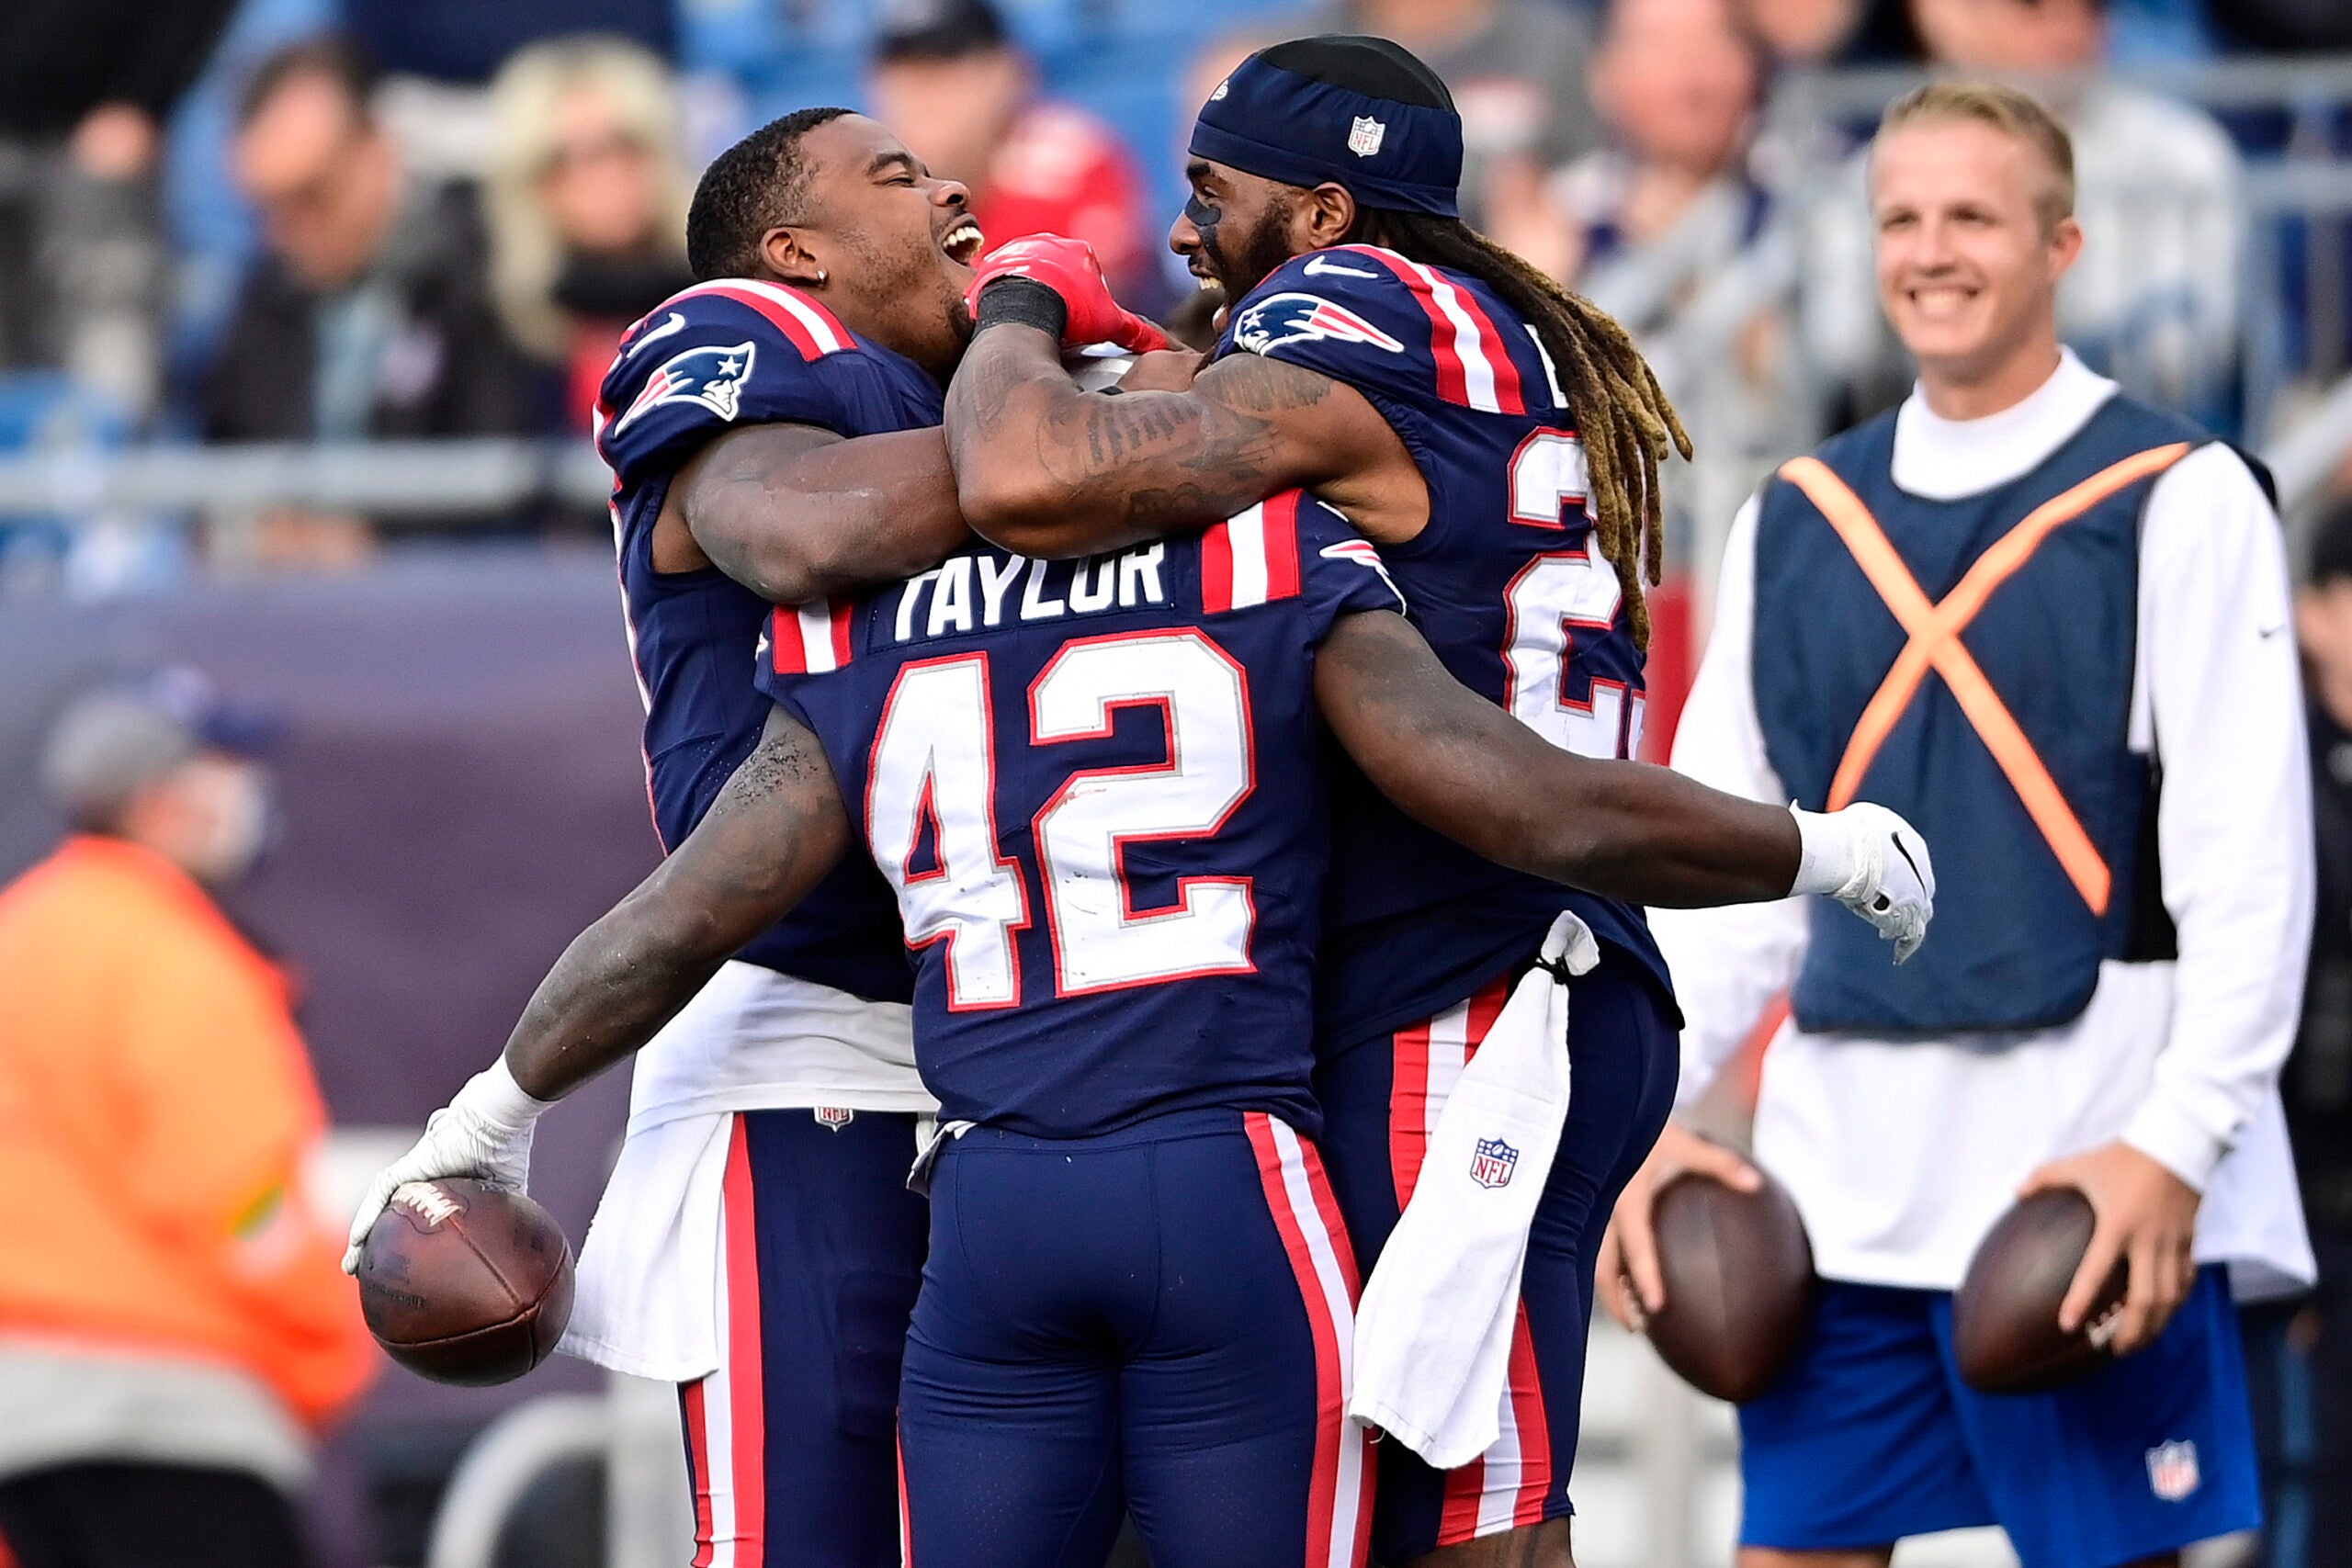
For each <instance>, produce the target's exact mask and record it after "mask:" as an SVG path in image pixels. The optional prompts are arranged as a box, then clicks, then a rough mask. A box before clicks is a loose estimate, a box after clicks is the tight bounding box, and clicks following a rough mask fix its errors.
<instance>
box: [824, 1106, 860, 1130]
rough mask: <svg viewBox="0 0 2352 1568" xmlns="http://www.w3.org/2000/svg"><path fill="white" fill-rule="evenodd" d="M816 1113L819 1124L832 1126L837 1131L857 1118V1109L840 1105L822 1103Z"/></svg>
mask: <svg viewBox="0 0 2352 1568" xmlns="http://www.w3.org/2000/svg"><path fill="white" fill-rule="evenodd" d="M816 1114H817V1125H818V1126H820V1127H830V1128H831V1129H832V1130H833V1131H834V1132H836V1133H838V1132H840V1131H841V1130H842V1128H844V1127H846V1126H848V1125H849V1124H850V1123H851V1122H854V1121H855V1120H856V1119H857V1112H856V1111H850V1110H846V1109H844V1108H843V1107H842V1106H838V1105H820V1106H819V1107H817V1113H816Z"/></svg>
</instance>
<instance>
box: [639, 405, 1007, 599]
mask: <svg viewBox="0 0 2352 1568" xmlns="http://www.w3.org/2000/svg"><path fill="white" fill-rule="evenodd" d="M969 537H970V533H969V531H968V530H967V528H966V527H965V526H964V516H963V513H961V512H959V511H957V510H956V476H955V473H954V472H953V471H952V470H951V469H950V468H948V466H947V442H946V439H945V437H944V435H943V434H941V433H940V432H939V431H937V430H935V429H934V430H906V431H894V432H891V433H889V434H883V435H861V436H858V437H855V438H854V439H848V440H844V439H843V438H842V437H841V436H839V435H836V434H833V433H832V432H831V431H830V430H821V429H819V428H818V427H816V426H814V425H807V424H755V425H747V426H745V427H744V428H743V429H741V430H732V431H729V432H728V433H727V434H725V435H722V436H720V437H719V438H718V440H716V441H714V442H712V443H711V444H710V445H709V446H707V447H706V448H704V449H703V451H702V452H700V453H699V454H697V455H696V456H695V459H694V461H693V462H691V463H689V464H687V465H686V467H685V468H684V469H683V470H681V471H680V473H679V475H678V479H677V481H676V482H675V483H674V484H673V485H672V487H671V491H670V494H669V496H668V498H667V499H666V500H665V501H664V502H663V503H662V517H661V520H660V522H659V523H658V524H657V525H656V526H655V534H654V551H655V565H656V566H658V567H660V568H661V569H662V570H666V571H678V570H692V569H694V568H695V567H697V566H701V565H705V564H707V565H711V566H716V567H717V568H718V570H721V571H723V572H725V573H726V574H727V575H728V576H729V577H731V578H733V579H734V580H735V581H738V582H740V583H741V584H742V585H743V586H744V587H746V588H749V589H750V590H752V592H754V593H757V594H759V595H760V596H761V597H763V598H765V599H769V600H773V601H774V602H775V603H776V604H799V603H801V602H802V601H804V600H808V599H817V598H821V597H823V596H824V595H826V594H828V593H842V592H849V591H851V590H853V589H859V588H871V587H875V586H877V585H879V584H882V583H886V582H896V581H899V580H900V579H901V578H906V577H911V576H913V575H914V574H915V573H917V572H919V571H925V570H929V569H931V568H932V567H934V566H937V565H938V564H939V563H940V562H941V561H943V560H944V559H946V558H948V557H949V556H950V555H953V554H954V553H955V552H956V550H957V549H959V548H961V547H963V545H964V543H965V541H966V540H967V539H968V538H969Z"/></svg>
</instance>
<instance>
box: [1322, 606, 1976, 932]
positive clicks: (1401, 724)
mask: <svg viewBox="0 0 2352 1568" xmlns="http://www.w3.org/2000/svg"><path fill="white" fill-rule="evenodd" d="M1315 688H1316V698H1317V705H1318V706H1319V707H1320V709H1321V711H1322V714H1323V718H1324V722H1326V723H1327V724H1329V726H1330V728H1331V730H1332V733H1333V734H1334V735H1335V736H1336V737H1338V739H1339V741H1340V744H1341V745H1342V746H1344V747H1345V748H1346V749H1347V751H1348V754H1349V755H1350V756H1351V757H1353V758H1354V759H1355V761H1356V765H1357V766H1359V767H1361V768H1362V769H1363V771H1364V774H1365V776H1366V777H1367V778H1369V779H1371V781H1372V782H1373V784H1375V785H1376V786H1378V787H1379V788H1380V790H1381V791H1382V792H1383V793H1384V794H1385V795H1387V796H1388V797H1389V798H1390V799H1391V800H1393V801H1395V802H1396V803H1397V805H1398V806H1399V807H1402V808H1403V809H1404V810H1405V811H1406V813H1407V814H1408V815H1409V816H1411V817H1413V818H1417V819H1418V820H1419V821H1421V822H1424V823H1426V824H1428V825H1429V826H1430V827H1431V828H1434V829H1437V830H1438V831H1439V832H1441V833H1443V834H1445V835H1446V836H1447V837H1448V838H1451V839H1453V840H1455V841H1457V842H1459V843H1461V844H1463V845H1464V847H1466V848H1469V849H1472V850H1475V851H1476V852H1478V853H1480V854H1482V855H1484V856H1486V857H1487V859H1488V860H1491V861H1495V862H1497V863H1500V864H1503V865H1509V866H1514V867H1516V868H1518V869H1519V870H1521V871H1526V872H1532V873H1533V874H1536V875H1538V876H1545V877H1549V878H1551V879H1552V880H1553V881H1555V882H1563V883H1567V884H1570V885H1572V886H1577V887H1582V888H1585V889H1587V890H1589V891H1590V892H1594V893H1600V894H1605V895H1608V896H1610V897H1618V898H1625V899H1630V900H1633V901H1634V902H1637V903H1643V904H1656V905H1666V906H1677V907H1684V908H1693V907H1700V906H1704V905H1711V904H1745V903H1756V902H1759V901H1761V900H1764V899H1770V898H1781V897H1787V896H1789V895H1790V894H1792V893H1826V894H1829V895H1831V896H1832V897H1836V898H1838V900H1839V901H1840V902H1841V903H1844V904H1845V905H1846V906H1847V907H1848V908H1852V909H1853V910H1854V911H1855V912H1856V913H1857V914H1860V915H1861V916H1862V917H1863V918H1864V919H1868V920H1870V921H1871V924H1873V925H1875V926H1877V927H1878V928H1879V930H1880V931H1881V933H1882V934H1883V935H1886V936H1888V937H1890V938H1893V939H1894V941H1895V942H1896V948H1895V953H1896V957H1897V959H1898V960H1900V959H1902V958H1905V957H1908V956H1909V955H1910V953H1911V951H1912V950H1913V949H1914V948H1916V947H1917V944H1918V942H1919V940H1920V939H1921V938H1922V937H1923V936H1924V934H1925V932H1926V930H1927V922H1928V916H1929V914H1930V913H1931V912H1932V908H1933V898H1934V893H1935V876H1934V873H1933V871H1932V870H1931V869H1930V867H1929V866H1928V860H1927V846H1926V845H1925V844H1924V843H1922V842H1921V841H1920V840H1919V839H1918V835H1917V834H1916V833H1915V832H1913V831H1912V830H1911V828H1910V826H1909V825H1908V824H1907V823H1905V822H1904V821H1903V819H1902V818H1899V817H1896V816H1895V815H1894V813H1893V812H1891V811H1887V810H1884V809H1883V807H1848V808H1847V809H1846V810H1844V811H1839V812H1832V813H1828V814H1826V815H1817V814H1815V813H1812V812H1802V813H1800V812H1792V811H1784V810H1781V809H1779V808H1778V807H1770V806H1764V805H1761V804H1759V803H1758V802H1756V801H1752V800H1743V799H1741V798H1740V797H1739V796H1737V795H1725V794H1724V793H1723V792H1722V791H1720V790H1713V789H1709V788H1708V787H1707V786H1706V785H1704V784H1698V783H1695V782H1694V781H1692V780H1690V779H1686V778H1684V777H1683V776H1682V775H1680V774H1679V773H1674V772H1673V771H1671V770H1670V769H1667V768H1660V767H1653V766H1651V765H1649V764H1648V763H1645V762H1625V761H1596V760H1594V759H1592V758H1589V757H1579V756H1577V755H1575V754H1574V753H1573V752H1569V751H1563V750H1559V749H1557V748H1556V747H1554V746H1551V745H1548V744H1546V743H1545V742H1544V740H1543V739H1540V738H1538V737H1537V736H1536V734H1535V732H1534V731H1532V730H1531V729H1529V728H1527V727H1526V726H1524V725H1522V724H1521V723H1520V722H1519V721H1518V720H1517V719H1515V718H1512V717H1511V716H1510V715H1509V714H1507V713H1505V712H1504V711H1503V710H1502V709H1500V708H1498V707H1497V706H1495V705H1493V704H1492V703H1488V702H1487V701H1485V700H1483V699H1481V698H1480V697H1478V696H1477V695H1476V694H1475V693H1473V692H1471V691H1470V690H1469V689H1468V688H1466V687H1464V686H1463V685H1462V684H1461V683H1460V682H1456V681H1455V680H1454V679H1453V676H1452V675H1451V674H1449V673H1448V672H1447V671H1446V669H1445V667H1444V666H1443V665H1442V664H1440V663H1439V662H1438V660H1437V656H1436V655H1435V654H1434V653H1432V652H1430V648H1429V645H1428V644H1427V643H1426V642H1424V641H1422V640H1421V637H1420V634H1419V632H1417V631H1415V630H1414V629H1413V628H1412V626H1410V624H1408V622H1407V621H1406V620H1405V619H1404V618H1403V617H1402V616H1400V615H1390V614H1386V613H1383V612H1368V613H1361V614H1356V615H1347V616H1343V617H1342V618H1341V619H1340V621H1339V622H1338V623H1337V624H1336V625H1335V626H1333V628H1332V631H1331V635H1330V636H1329V637H1328V638H1326V639H1325V641H1324V643H1323V647H1322V650H1321V652H1320V653H1319V654H1318V655H1317V660H1316V667H1315Z"/></svg>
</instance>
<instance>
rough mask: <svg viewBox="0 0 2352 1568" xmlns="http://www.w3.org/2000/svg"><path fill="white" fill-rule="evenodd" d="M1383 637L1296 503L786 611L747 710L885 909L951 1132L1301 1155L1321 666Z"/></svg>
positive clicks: (1316, 519) (1305, 1126) (1347, 535)
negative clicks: (777, 723)
mask: <svg viewBox="0 0 2352 1568" xmlns="http://www.w3.org/2000/svg"><path fill="white" fill-rule="evenodd" d="M1397 607H1398V601H1397V593H1396V590H1395V588H1394V587H1393V586H1392V585H1391V584H1390V583H1389V582H1388V581H1387V577H1386V574H1385V570H1383V568H1382V566H1381V563H1380V558H1379V556H1378V554H1377V553H1376V552H1375V551H1374V549H1373V548H1372V547H1371V546H1370V545H1368V544H1366V543H1365V542H1364V541H1363V539H1361V538H1359V537H1357V536H1355V534H1354V533H1353V532H1352V531H1351V530H1350V529H1349V528H1348V526H1347V525H1346V523H1345V522H1344V521H1343V520H1342V519H1340V516H1339V514H1338V513H1334V512H1332V511H1330V510H1329V508H1328V507H1325V506H1323V505H1321V504H1320V503H1318V502H1312V501H1306V500H1304V499H1303V498H1302V497H1300V496H1299V495H1298V494H1296V493H1295V492H1294V493H1292V494H1289V495H1286V496H1281V497H1277V498H1275V499H1274V500H1272V501H1269V502H1265V503H1264V504H1263V505H1261V506H1256V507H1252V508H1251V509H1250V511H1248V512H1246V513H1241V514H1240V515H1239V516H1238V517H1236V518H1234V519H1232V520H1231V521H1229V522H1226V523H1221V524H1219V525H1216V527H1214V528H1212V529H1210V530H1209V531H1208V532H1207V533H1206V534H1204V535H1200V536H1193V537H1191V538H1185V539H1171V540H1167V541H1164V542H1161V543H1156V544H1150V545H1145V546H1141V547H1136V548H1135V549H1131V550H1127V551H1125V552H1123V553H1119V554H1114V555H1103V556H1096V557H1093V558H1091V559H1087V560H1081V561H1076V562H1072V561H1058V562H1047V561H1042V560H1029V559H1025V558H1022V557H1020V556H1015V555H1008V554H1006V553H1005V552H1003V551H1001V550H996V549H991V548H988V547H976V548H975V549H973V550H971V551H969V552H967V553H965V554H962V555H958V556H956V557H954V558H951V559H949V560H948V561H947V562H946V563H945V564H944V565H943V566H941V567H940V568H938V569H937V570H933V571H927V572H924V573H922V575H921V576H919V577H915V578H912V579H910V581H907V582H905V583H903V584H901V585H899V586H898V587H895V588H891V589H889V590H887V591H885V592H880V593H876V594H872V595H868V596H866V597H865V598H863V599H858V600H852V599H849V598H847V597H843V598H842V599H837V600H835V601H834V602H832V603H831V604H809V605H804V606H802V607H801V608H799V609H797V610H779V611H777V612H776V615H775V626H774V630H773V632H772V634H771V637H770V644H769V648H768V649H767V652H766V655H765V657H764V658H763V660H762V663H761V671H762V674H761V683H762V686H763V689H765V690H766V691H767V692H768V693H769V694H771V695H773V696H774V697H775V699H776V700H777V701H778V702H779V703H781V704H783V705H785V706H786V708H787V709H789V710H790V711H791V712H792V713H794V714H795V715H797V716H798V717H799V718H800V719H801V720H802V722H803V723H805V724H807V725H808V727H809V728H810V729H811V730H813V731H814V732H815V733H816V735H817V736H818V738H819V739H820V740H821V741H822V742H823V743H824V748H825V754H826V756H827V758H828V759H829V760H830V761H831V763H832V767H833V772H834V773H835V775H836V776H837V777H838V778H839V780H840V782H841V788H842V798H843V799H844V800H846V801H848V802H849V803H850V807H851V811H850V814H851V817H852V818H853V819H854V821H855V822H856V824H857V828H858V831H859V832H860V834H861V835H862V836H863V838H864V840H865V844H866V847H867V849H868V850H869V851H870V852H871V853H872V856H873V859H874V863H876V865H878V866H879V867H880V868H881V870H882V874H884V875H885V876H886V877H888V879H889V881H890V884H891V886H893V887H895V888H896V889H897V890H898V895H899V912H900V914H901V916H902V917H903V919H904V921H905V926H906V938H907V942H908V945H909V947H910V949H912V950H913V952H914V953H915V958H916V964H915V969H916V982H915V1031H914V1032H915V1061H916V1065H917V1066H920V1067H921V1069H922V1077H923V1082H924V1084H925V1086H926V1087H928V1088H929V1089H931V1091H932V1092H933V1094H935V1095H937V1096H938V1097H939V1100H940V1105H941V1114H942V1115H943V1116H944V1117H949V1118H956V1119H962V1120H967V1121H973V1122H984V1123H987V1124H989V1125H994V1126H1001V1127H1006V1128H1010V1129H1012V1130H1013V1131H1016V1132H1021V1133H1025V1134H1034V1135H1038V1136H1046V1137H1077V1136H1083V1135H1088V1134H1096V1133H1103V1132H1109V1131H1112V1130H1114V1129H1116V1128H1119V1127H1123V1126H1126V1125H1128V1124H1130V1123H1132V1122H1138V1121H1141V1120H1143V1119H1145V1118H1147V1117H1151V1116H1157V1115H1161V1114H1164V1113H1167V1112H1170V1111H1185V1110H1193V1109H1200V1108H1204V1107H1225V1108H1233V1109H1240V1110H1253V1111H1271V1112H1272V1113H1274V1114H1276V1115H1279V1116H1281V1117H1283V1119H1284V1120H1285V1121H1288V1122H1290V1123H1291V1124H1292V1125H1294V1126H1295V1127H1297V1128H1298V1129H1299V1130H1300V1131H1301V1132H1303V1133H1306V1134H1309V1135H1310V1136H1311V1135H1312V1134H1314V1133H1315V1131H1316V1130H1317V1127H1318V1125H1319V1123H1320V1120H1321V1119H1320V1115H1319V1113H1318V1112H1317V1110H1316V1107H1315V1102H1314V1099H1313V1096H1312V1094H1311V1092H1310V1090H1309V1089H1308V1087H1307V1086H1308V1077H1309V1075H1310V1073H1311V1071H1312V1069H1313V1066H1314V1016H1313V1005H1314V969H1315V944H1316V939H1317V927H1318V923H1319V914H1320V907H1321V897H1322V891H1323V877H1324V873H1325V870H1326V868H1327V864H1328V860H1329V834H1328V822H1327V818H1326V815H1325V791H1324V787H1323V773H1322V769H1321V766H1320V760H1319V756H1318V751H1319V746H1318V739H1317V737H1318V734H1319V724H1318V720H1317V715H1316V708H1315V692H1314V665H1315V651H1316V649H1317V647H1319V646H1320V645H1321V643H1322V641H1323V639H1324V638H1325V637H1327V636H1328V635H1329V632H1330V629H1331V626H1332V623H1333V622H1334V621H1335V620H1336V619H1337V618H1338V617H1339V616H1340V615H1343V614H1347V613H1349V612H1351V611H1359V610H1383V609H1385V610H1394V609H1397Z"/></svg>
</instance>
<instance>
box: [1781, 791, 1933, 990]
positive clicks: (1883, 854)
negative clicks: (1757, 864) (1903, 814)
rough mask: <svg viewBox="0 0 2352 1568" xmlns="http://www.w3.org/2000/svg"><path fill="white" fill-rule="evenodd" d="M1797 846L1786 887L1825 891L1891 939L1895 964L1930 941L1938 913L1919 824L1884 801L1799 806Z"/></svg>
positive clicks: (1793, 811)
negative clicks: (1793, 876)
mask: <svg viewBox="0 0 2352 1568" xmlns="http://www.w3.org/2000/svg"><path fill="white" fill-rule="evenodd" d="M1789 810H1790V813H1791V814H1792V815H1793V816H1794V817H1795V818H1796V819H1797V840H1798V842H1799V844H1800V845H1802V846H1803V847H1802V850H1801V852H1800V854H1799V858H1798V862H1797V880H1796V885H1795V886H1792V887H1791V888H1790V889H1789V891H1790V892H1791V893H1792V894H1797V893H1826V894H1827V895H1828V896H1829V897H1832V898H1835V899H1837V900H1838V902H1839V903H1840V904H1843V905H1845V906H1846V908H1849V909H1851V910H1853V911H1854V913H1856V914H1858V915H1860V916H1861V918H1862V919H1866V920H1868V921H1869V922H1870V923H1871V925H1873V926H1875V927H1877V928H1878V934H1879V935H1881V936H1883V937H1884V938H1886V939H1887V940H1888V941H1890V942H1894V961H1895V962H1896V963H1897V964H1900V963H1902V962H1903V961H1904V960H1905V959H1906V958H1908V957H1910V956H1911V955H1912V954H1913V953H1917V952H1918V951H1919V944H1920V943H1921V942H1925V941H1927V940H1928V921H1929V920H1930V919H1934V918H1935V913H1936V868H1935V865H1934V863H1932V862H1931V861H1929V860H1928V841H1927V840H1925V839H1922V838H1921V837H1919V832H1918V829H1916V828H1914V827H1912V826H1911V824H1910V823H1908V822H1905V820H1904V819H1903V818H1900V817H1898V816H1896V815H1895V814H1894V812H1892V811H1889V810H1888V809H1887V808H1886V807H1883V806H1872V805H1871V804H1869V803H1868V802H1866V801H1864V802H1857V803H1856V804H1854V805H1852V806H1849V807H1846V808H1845V809H1844V810H1842V811H1830V812H1819V811H1799V810H1798V809H1797V808H1796V807H1793V806H1792V807H1789Z"/></svg>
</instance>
